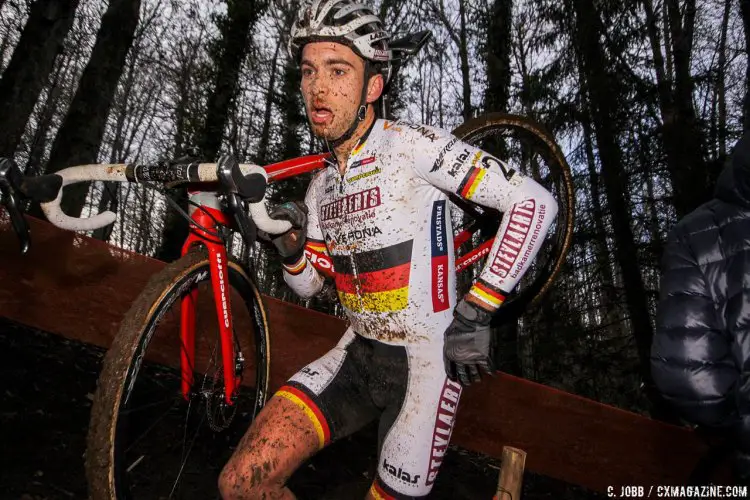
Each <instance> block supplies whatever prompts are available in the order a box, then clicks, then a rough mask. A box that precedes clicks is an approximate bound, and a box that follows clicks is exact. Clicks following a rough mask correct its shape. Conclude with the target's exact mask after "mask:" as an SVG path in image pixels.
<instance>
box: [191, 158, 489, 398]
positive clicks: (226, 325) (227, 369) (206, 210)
mask: <svg viewBox="0 0 750 500" xmlns="http://www.w3.org/2000/svg"><path fill="white" fill-rule="evenodd" d="M329 157H330V155H329V154H317V155H309V156H302V157H299V158H293V159H291V160H285V161H282V162H279V163H274V164H272V165H268V166H266V167H264V168H265V170H266V173H267V174H268V179H269V181H270V182H278V181H280V180H283V179H288V178H290V177H296V176H298V175H302V174H305V173H308V172H313V171H315V170H318V169H321V168H324V167H325V165H326V160H327V159H328V158H329ZM203 188H204V189H205V186H203ZM196 193H204V191H203V190H201V189H197V190H195V191H191V196H192V195H193V194H196ZM206 194H207V193H206ZM208 199H215V198H214V197H212V196H210V195H209V196H208ZM199 204H200V209H195V210H194V211H193V214H192V216H191V217H192V220H193V221H194V222H195V224H194V225H192V227H191V231H190V235H189V236H188V238H187V239H186V240H185V243H184V245H183V247H182V255H183V256H184V255H185V254H187V252H189V251H190V249H191V248H192V247H193V246H195V245H203V246H205V247H206V249H207V250H208V256H209V262H210V273H211V286H212V290H213V296H214V304H215V305H216V316H217V319H218V323H219V335H220V339H221V342H220V343H221V359H222V368H223V375H224V387H225V388H229V390H225V391H224V400H225V402H226V403H227V404H228V405H232V404H234V396H235V394H236V392H237V391H238V390H239V387H240V383H241V374H237V373H236V367H235V352H234V342H233V336H232V306H231V300H230V296H229V272H228V269H227V262H228V258H227V250H226V247H225V246H224V242H223V241H221V240H219V239H217V238H216V237H215V236H214V235H213V234H210V233H209V232H207V231H211V232H215V231H217V230H218V229H219V226H227V227H233V225H234V223H233V221H232V220H230V218H229V216H228V215H227V214H225V213H224V212H222V211H221V210H220V209H219V208H217V207H218V203H216V204H215V206H213V207H212V206H209V205H207V204H205V203H199ZM201 228H205V229H206V230H207V231H206V230H204V229H201ZM475 232H476V229H465V230H463V231H461V232H460V233H458V234H457V235H456V236H455V237H454V239H453V246H454V248H455V249H458V248H459V247H460V246H461V245H463V244H464V243H466V242H467V241H469V240H470V239H471V237H472V235H473V234H474V233H475ZM493 242H494V238H493V239H490V240H487V241H485V242H484V243H482V244H481V245H480V246H478V247H477V248H474V249H472V250H471V251H470V252H468V253H467V254H466V255H462V256H461V257H459V258H457V259H456V263H455V266H456V272H460V271H462V270H464V269H466V268H467V267H468V266H470V265H471V264H473V263H474V262H476V261H477V260H479V259H480V258H482V257H483V256H485V255H487V254H488V253H489V251H490V249H491V248H492V244H493ZM197 299H198V290H197V289H195V290H192V291H191V292H190V293H189V294H188V295H186V296H185V297H183V298H182V299H181V304H180V305H181V312H180V320H181V321H180V339H181V341H182V349H181V351H180V366H181V372H182V387H181V389H182V395H183V397H184V398H185V399H188V398H189V397H190V392H191V389H192V386H193V381H194V379H193V367H194V366H195V304H196V301H197Z"/></svg>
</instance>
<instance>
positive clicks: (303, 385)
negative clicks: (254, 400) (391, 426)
mask: <svg viewBox="0 0 750 500" xmlns="http://www.w3.org/2000/svg"><path fill="white" fill-rule="evenodd" d="M371 351H372V348H371V346H370V343H369V342H368V341H367V339H363V338H362V337H360V336H359V335H357V334H355V333H354V331H353V330H351V329H349V330H347V332H346V333H345V334H344V336H343V337H342V338H341V340H340V341H339V343H338V345H337V346H336V347H334V348H333V349H331V350H330V351H329V352H328V353H326V354H325V355H324V356H323V357H321V358H319V359H317V360H315V361H313V362H312V363H310V364H309V365H307V366H305V367H304V368H302V369H301V370H300V371H299V372H297V373H296V374H295V375H294V376H292V377H291V378H290V379H289V381H288V382H287V383H286V385H284V386H283V387H281V388H280V389H279V390H278V392H277V393H276V394H277V395H279V396H281V397H284V398H286V399H288V400H289V401H292V402H294V403H295V404H296V405H297V406H298V407H299V408H300V409H302V411H303V412H305V413H306V414H307V415H308V417H309V419H310V420H311V421H312V422H313V424H314V426H315V428H316V429H317V432H318V436H319V444H320V447H321V448H322V447H323V446H326V445H327V444H328V443H330V442H333V441H336V440H337V439H340V438H342V437H346V436H349V435H350V434H352V433H354V432H356V431H358V430H359V429H361V428H362V427H364V426H365V425H366V424H368V423H369V422H372V421H373V420H375V419H376V418H377V417H378V416H379V414H380V410H379V409H378V408H377V407H376V405H375V404H374V403H373V400H372V398H371V397H370V394H369V391H368V388H367V382H366V373H367V372H368V369H369V368H368V366H367V364H368V363H369V360H370V357H371Z"/></svg>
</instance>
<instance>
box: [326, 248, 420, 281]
mask: <svg viewBox="0 0 750 500" xmlns="http://www.w3.org/2000/svg"><path fill="white" fill-rule="evenodd" d="M413 245H414V241H413V240H409V241H403V242H401V243H397V244H396V245H392V246H389V247H385V248H380V249H377V250H370V251H368V252H361V253H357V254H355V255H353V256H352V255H333V256H332V259H333V266H334V268H335V269H336V272H337V273H342V274H354V270H355V269H356V270H357V274H362V273H372V272H375V271H383V270H385V269H390V268H391V267H396V266H400V265H402V264H406V263H407V262H411V250H412V247H413Z"/></svg>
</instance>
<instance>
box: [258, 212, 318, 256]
mask: <svg viewBox="0 0 750 500" xmlns="http://www.w3.org/2000/svg"><path fill="white" fill-rule="evenodd" d="M307 213H308V210H307V206H305V204H304V203H303V202H301V201H288V202H286V203H282V204H281V205H277V206H276V207H274V209H273V210H271V211H270V212H269V214H268V216H269V217H271V218H272V219H277V220H286V221H289V222H291V223H292V229H290V230H289V231H287V232H286V233H283V234H278V235H269V234H267V233H264V232H262V231H259V232H258V234H259V235H260V237H261V238H263V239H265V240H270V241H271V242H272V243H273V245H274V246H275V247H276V249H277V250H278V251H279V254H280V255H281V257H282V258H283V260H284V263H285V264H293V263H295V262H297V261H299V259H300V257H301V256H302V254H303V253H304V250H305V240H306V235H307Z"/></svg>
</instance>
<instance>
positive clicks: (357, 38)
mask: <svg viewBox="0 0 750 500" xmlns="http://www.w3.org/2000/svg"><path fill="white" fill-rule="evenodd" d="M390 38H391V36H390V34H389V33H388V32H387V31H386V30H385V27H384V26H383V22H382V21H381V20H380V18H379V17H378V16H376V15H375V12H374V11H373V10H372V9H371V8H370V7H368V6H367V5H363V4H361V3H357V2H356V0H307V1H306V2H305V4H304V5H303V6H302V8H301V9H300V11H299V15H298V16H297V20H296V21H295V22H294V24H293V25H292V31H291V34H290V37H289V46H288V50H289V55H290V56H291V57H292V58H294V59H298V58H299V55H300V53H301V51H302V47H303V46H304V45H305V44H306V43H309V42H317V41H325V40H330V41H335V42H338V43H343V44H344V45H346V46H348V47H349V48H351V49H352V50H353V51H354V52H356V53H357V55H359V56H360V57H362V58H363V59H365V60H369V61H372V62H374V63H380V64H382V74H383V78H385V82H386V83H388V80H389V79H390V76H391V59H392V58H393V54H392V52H391V50H390V49H389V48H388V40H390Z"/></svg>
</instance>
